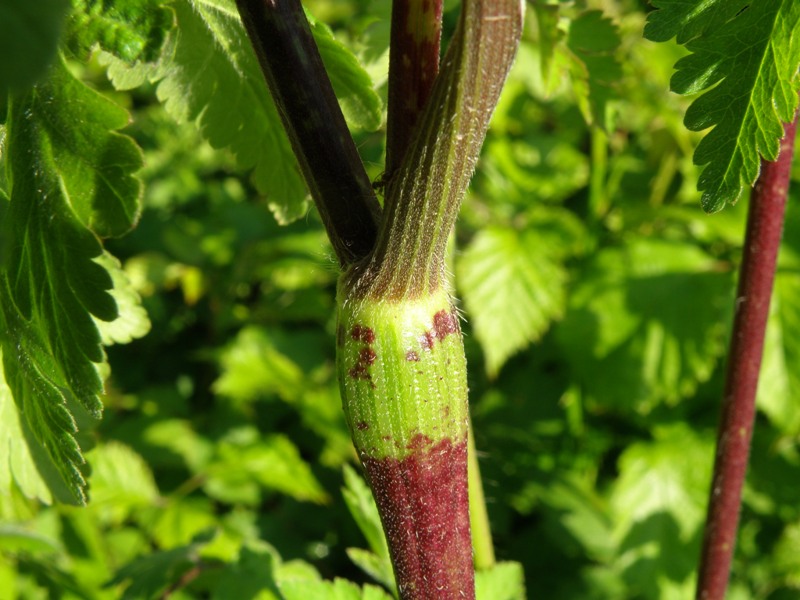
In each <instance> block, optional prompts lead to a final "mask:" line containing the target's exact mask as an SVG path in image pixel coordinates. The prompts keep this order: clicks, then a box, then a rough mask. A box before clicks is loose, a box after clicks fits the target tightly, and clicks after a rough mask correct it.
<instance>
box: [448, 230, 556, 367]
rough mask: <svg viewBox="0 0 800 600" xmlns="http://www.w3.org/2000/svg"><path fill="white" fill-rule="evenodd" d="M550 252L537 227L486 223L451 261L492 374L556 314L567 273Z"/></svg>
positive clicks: (538, 334)
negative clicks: (455, 258)
mask: <svg viewBox="0 0 800 600" xmlns="http://www.w3.org/2000/svg"><path fill="white" fill-rule="evenodd" d="M553 255H554V252H553V251H552V250H551V249H550V248H548V244H546V243H545V241H544V240H543V239H542V237H541V236H540V235H539V234H538V232H537V231H536V230H533V229H531V230H526V231H523V232H516V231H514V230H512V229H501V228H487V229H484V230H482V231H480V232H479V233H478V234H477V235H476V236H475V238H474V239H473V240H472V242H471V243H470V244H469V246H468V247H467V249H466V250H465V251H464V254H463V255H462V256H461V257H460V259H459V260H458V262H457V263H456V273H457V275H458V285H459V288H460V289H461V292H462V294H463V297H464V306H465V308H466V310H467V314H468V315H469V316H470V317H471V318H472V320H473V322H474V325H473V328H474V331H475V335H476V337H477V338H478V340H479V341H480V342H481V346H482V347H483V351H484V354H485V356H486V370H487V371H488V372H489V374H490V375H491V376H495V375H497V373H498V372H499V370H500V367H502V366H503V364H504V363H505V361H506V360H507V359H508V358H509V357H510V356H512V355H513V354H514V353H515V352H518V351H519V350H521V349H523V348H525V347H526V346H527V345H528V344H529V343H530V342H532V341H535V340H537V339H539V338H540V337H541V336H542V335H543V334H544V332H545V331H547V328H548V327H549V326H550V323H551V321H552V320H553V319H555V318H558V317H560V316H561V313H562V312H563V310H564V299H565V293H564V284H565V282H566V272H565V271H564V268H563V266H562V265H561V264H560V262H559V261H557V260H556V259H555V258H554V256H553Z"/></svg>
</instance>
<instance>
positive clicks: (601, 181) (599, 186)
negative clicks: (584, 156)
mask: <svg viewBox="0 0 800 600" xmlns="http://www.w3.org/2000/svg"><path fill="white" fill-rule="evenodd" d="M590 135H591V145H592V150H591V152H592V173H591V176H590V179H589V214H590V215H591V217H592V219H594V220H596V221H599V220H600V219H602V218H603V215H604V214H605V213H606V211H608V194H607V190H606V178H607V176H608V134H607V133H606V132H605V131H604V130H603V128H602V127H600V126H598V125H592V126H591V128H590Z"/></svg>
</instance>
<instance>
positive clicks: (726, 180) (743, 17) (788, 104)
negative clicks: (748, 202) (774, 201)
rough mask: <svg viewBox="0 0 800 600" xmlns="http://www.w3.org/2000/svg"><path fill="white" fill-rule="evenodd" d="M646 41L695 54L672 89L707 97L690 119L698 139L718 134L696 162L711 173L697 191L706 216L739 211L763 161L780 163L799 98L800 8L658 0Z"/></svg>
mask: <svg viewBox="0 0 800 600" xmlns="http://www.w3.org/2000/svg"><path fill="white" fill-rule="evenodd" d="M654 4H655V5H656V6H657V7H658V8H659V9H660V10H658V11H655V12H653V13H651V15H652V16H651V17H650V24H649V25H648V28H647V29H646V30H645V35H647V36H649V37H650V39H653V40H666V39H669V38H670V37H672V36H673V35H678V36H679V37H678V42H679V43H685V44H686V48H687V49H688V50H689V51H690V52H691V53H692V54H690V55H689V56H686V57H684V58H682V59H680V60H679V61H678V62H677V63H676V64H675V68H676V70H677V72H676V73H675V75H674V76H673V78H672V82H671V87H672V89H673V90H674V91H675V92H677V93H679V94H694V93H698V92H702V91H704V90H708V91H706V93H705V94H703V95H702V96H700V97H699V98H697V99H696V100H695V101H694V103H693V104H692V105H691V106H690V107H689V110H688V111H687V112H686V118H685V121H684V122H685V125H686V127H687V128H689V129H690V130H692V131H702V130H704V129H708V128H709V127H713V129H712V130H711V131H710V132H709V133H708V134H707V135H706V136H705V138H703V140H702V141H701V142H700V145H699V146H698V147H697V150H696V151H695V155H694V162H695V164H697V165H701V166H702V165H705V168H704V169H703V172H702V174H701V175H700V179H699V181H698V185H697V188H698V190H700V191H702V192H703V197H702V204H703V208H704V209H705V210H706V211H708V212H714V211H718V210H721V209H722V208H724V207H725V205H726V204H728V203H731V204H732V203H735V202H736V201H737V200H738V198H739V196H740V195H741V193H742V190H743V189H744V187H745V186H751V185H752V184H753V183H754V182H755V180H756V177H758V173H759V168H760V162H761V158H762V157H763V158H765V159H766V160H775V158H777V155H778V150H779V147H780V143H779V142H780V139H781V138H782V137H783V125H782V124H783V123H785V122H788V121H790V120H791V119H792V118H793V116H794V112H795V109H796V107H797V102H798V96H797V94H798V90H800V75H799V74H798V67H799V66H800V35H798V34H797V32H798V31H799V30H800V4H798V3H797V2H796V1H795V0H775V1H773V2H751V3H747V2H743V1H742V0H737V1H735V2H728V1H727V0H724V1H723V0H709V1H707V2H703V3H701V5H695V6H692V5H691V3H686V2H683V1H681V0H657V1H655V2H654Z"/></svg>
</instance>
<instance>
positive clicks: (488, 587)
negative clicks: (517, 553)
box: [475, 562, 525, 600]
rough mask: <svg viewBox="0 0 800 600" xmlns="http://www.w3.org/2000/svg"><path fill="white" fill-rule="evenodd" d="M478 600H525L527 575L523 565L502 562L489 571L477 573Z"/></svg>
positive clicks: (476, 590)
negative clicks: (523, 570)
mask: <svg viewBox="0 0 800 600" xmlns="http://www.w3.org/2000/svg"><path fill="white" fill-rule="evenodd" d="M475 598H476V599H477V600H525V575H524V573H523V572H522V565H521V564H519V563H516V562H501V563H497V564H496V565H494V566H493V567H492V568H491V569H489V570H488V571H477V572H476V573H475Z"/></svg>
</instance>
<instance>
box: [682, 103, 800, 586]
mask: <svg viewBox="0 0 800 600" xmlns="http://www.w3.org/2000/svg"><path fill="white" fill-rule="evenodd" d="M796 127H797V119H796V118H795V120H794V122H793V123H791V124H789V125H787V126H786V128H785V136H784V138H783V141H782V143H781V150H780V155H779V156H778V159H777V161H775V162H772V163H770V162H766V161H763V162H762V165H761V175H760V176H759V178H758V181H757V182H756V185H755V187H754V189H753V192H752V194H751V197H750V207H749V211H748V216H747V232H746V234H745V242H744V254H743V256H742V264H741V267H740V273H739V288H738V291H737V294H736V312H735V316H734V321H733V335H732V336H731V345H730V350H729V355H728V356H729V358H728V366H727V373H726V381H725V395H724V397H723V401H722V415H721V418H720V425H719V432H718V437H717V454H716V460H715V464H714V476H713V480H712V484H711V495H710V500H709V505H708V516H707V519H706V527H705V533H704V537H703V549H702V555H701V559H700V570H699V575H698V582H697V596H696V597H697V598H699V599H702V600H723V598H724V597H725V590H726V588H727V585H728V577H729V573H730V566H731V559H732V557H733V552H734V549H735V547H736V531H737V528H738V524H739V507H740V503H741V495H742V484H743V483H744V478H745V473H746V471H747V461H748V458H749V454H750V440H751V437H752V434H753V421H754V417H755V398H756V389H757V386H758V373H759V370H760V368H761V356H762V351H763V347H764V332H765V330H766V325H767V317H768V315H769V303H770V297H771V295H772V285H773V281H774V278H775V266H776V263H777V257H778V247H779V246H780V240H781V233H782V230H783V218H784V212H785V207H786V197H787V194H788V188H789V174H790V168H791V162H792V154H793V147H794V138H795V131H796Z"/></svg>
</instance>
